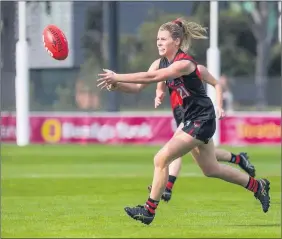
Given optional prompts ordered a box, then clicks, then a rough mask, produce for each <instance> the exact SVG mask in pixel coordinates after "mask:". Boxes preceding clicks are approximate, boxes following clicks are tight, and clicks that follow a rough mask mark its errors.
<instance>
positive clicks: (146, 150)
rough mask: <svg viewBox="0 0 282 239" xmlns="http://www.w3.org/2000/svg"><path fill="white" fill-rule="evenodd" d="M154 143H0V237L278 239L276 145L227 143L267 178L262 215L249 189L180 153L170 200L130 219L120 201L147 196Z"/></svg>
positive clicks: (139, 201)
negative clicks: (146, 218)
mask: <svg viewBox="0 0 282 239" xmlns="http://www.w3.org/2000/svg"><path fill="white" fill-rule="evenodd" d="M158 148H159V147H151V146H74V145H65V146H40V145H36V146H28V147H25V148H18V147H16V146H11V145H4V146H3V145H2V149H1V156H2V157H1V159H2V162H1V190H2V196H1V209H2V212H1V214H2V215H1V234H2V237H3V238H8V237H13V238H15V237H20V238H34V237H36V238H42V237H45V238H46V237H48V238H52V237H56V238H95V237H96V238H110V237H115V238H116V237H123V238H136V237H142V238H150V237H154V238H156V237H158V238H171V237H174V238H180V237H185V238H188V237H193V238H203V237H209V238H213V237H214V238H220V237H221V238H226V237H229V238H231V237H233V238H281V155H280V148H279V147H248V148H233V149H232V151H233V152H235V153H238V152H240V151H246V152H248V153H249V155H250V157H251V161H252V162H253V163H254V164H255V166H256V168H257V176H258V177H267V178H268V179H269V180H270V182H271V207H270V210H269V212H268V213H266V214H265V213H263V212H262V209H261V205H260V203H259V201H257V200H255V198H254V196H253V195H252V194H251V193H250V192H248V191H247V190H245V189H244V188H241V187H239V186H236V185H231V184H228V183H225V182H223V181H220V180H218V179H210V178H205V177H203V176H202V174H201V171H200V169H199V168H198V166H197V165H196V164H195V163H194V161H193V160H192V158H191V157H190V156H186V157H185V159H184V165H183V168H182V171H181V176H180V177H179V178H178V179H177V181H176V184H175V187H174V191H173V195H172V200H171V201H170V202H169V203H168V204H166V203H163V202H162V203H160V206H159V208H158V210H157V215H156V218H155V220H154V222H153V223H152V224H151V225H150V226H146V225H143V224H141V223H140V222H137V221H134V220H132V219H131V218H129V217H128V216H127V215H126V213H125V212H124V209H123V208H124V206H128V205H129V206H135V205H137V204H143V203H144V202H145V200H146V199H147V197H148V192H147V186H148V185H149V184H150V183H151V180H152V174H153V160H152V159H153V156H154V153H156V152H157V150H158ZM235 167H236V166H235Z"/></svg>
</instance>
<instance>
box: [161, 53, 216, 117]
mask: <svg viewBox="0 0 282 239" xmlns="http://www.w3.org/2000/svg"><path fill="white" fill-rule="evenodd" d="M181 60H189V61H192V62H193V63H195V64H196V66H197V62H195V60H194V59H193V58H192V57H191V56H189V55H187V54H186V53H184V52H183V51H181V50H179V51H178V52H177V54H176V56H175V58H174V60H173V61H172V62H171V63H169V62H168V60H167V58H165V57H163V58H161V60H160V65H159V68H160V69H161V68H166V67H168V66H169V65H171V64H172V63H173V62H176V61H181ZM166 85H167V87H168V90H169V94H170V103H171V107H172V110H173V114H174V117H175V119H176V121H177V120H178V121H179V119H180V117H181V118H182V121H183V122H184V121H187V120H191V121H193V120H208V119H214V118H216V115H215V111H214V107H213V103H212V101H211V99H210V98H209V97H208V96H207V93H206V90H205V88H204V84H203V82H202V80H201V76H200V72H199V70H198V69H197V68H196V70H195V71H194V72H192V73H191V74H189V75H183V76H181V77H179V78H176V79H168V80H166Z"/></svg>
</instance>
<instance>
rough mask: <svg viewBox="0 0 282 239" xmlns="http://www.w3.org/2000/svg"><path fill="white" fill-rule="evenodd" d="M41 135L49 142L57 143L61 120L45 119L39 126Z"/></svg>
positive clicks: (60, 130) (59, 137) (60, 133)
mask: <svg viewBox="0 0 282 239" xmlns="http://www.w3.org/2000/svg"><path fill="white" fill-rule="evenodd" d="M41 136H42V138H43V139H44V140H45V141H46V142H49V143H57V142H59V141H60V139H61V136H62V127H61V122H60V121H59V120H57V119H47V120H45V121H44V122H43V124H42V126H41Z"/></svg>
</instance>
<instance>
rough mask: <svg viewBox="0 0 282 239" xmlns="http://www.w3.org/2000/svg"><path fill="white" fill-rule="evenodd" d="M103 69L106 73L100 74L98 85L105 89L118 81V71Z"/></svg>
mask: <svg viewBox="0 0 282 239" xmlns="http://www.w3.org/2000/svg"><path fill="white" fill-rule="evenodd" d="M103 71H104V72H105V73H101V74H98V76H99V77H100V78H99V79H98V80H97V81H98V85H97V86H98V87H100V88H101V89H103V88H105V87H108V86H109V85H115V83H116V82H117V81H116V79H115V76H116V73H115V72H113V71H111V70H108V69H103Z"/></svg>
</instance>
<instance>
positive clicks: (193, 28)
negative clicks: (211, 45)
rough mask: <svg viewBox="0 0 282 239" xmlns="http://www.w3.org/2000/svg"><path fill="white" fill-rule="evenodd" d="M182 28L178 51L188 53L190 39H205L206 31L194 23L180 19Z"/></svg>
mask: <svg viewBox="0 0 282 239" xmlns="http://www.w3.org/2000/svg"><path fill="white" fill-rule="evenodd" d="M178 20H179V19H178ZM180 21H181V23H182V28H183V33H184V34H183V38H182V41H181V46H180V49H181V50H182V51H184V52H186V51H188V49H189V47H190V46H191V42H192V39H207V38H208V37H207V29H206V28H205V27H202V26H201V25H200V24H198V23H196V22H188V21H186V20H184V19H180Z"/></svg>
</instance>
